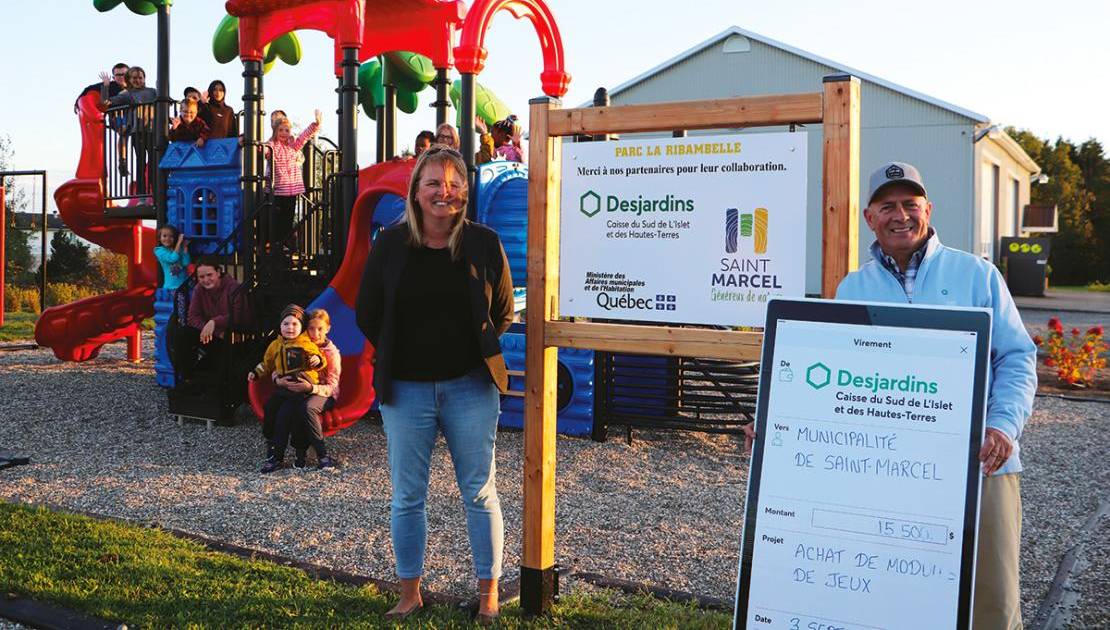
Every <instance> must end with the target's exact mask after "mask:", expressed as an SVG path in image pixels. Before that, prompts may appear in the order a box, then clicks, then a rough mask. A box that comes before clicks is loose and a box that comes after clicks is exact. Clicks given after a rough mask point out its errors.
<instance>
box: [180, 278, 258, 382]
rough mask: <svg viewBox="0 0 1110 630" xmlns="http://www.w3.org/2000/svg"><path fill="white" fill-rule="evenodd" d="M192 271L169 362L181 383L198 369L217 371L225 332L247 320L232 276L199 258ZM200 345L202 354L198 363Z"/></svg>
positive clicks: (242, 301) (240, 295)
mask: <svg viewBox="0 0 1110 630" xmlns="http://www.w3.org/2000/svg"><path fill="white" fill-rule="evenodd" d="M196 274H197V286H196V288H195V289H194V290H193V294H192V296H190V298H189V314H188V317H187V318H186V321H185V322H184V324H183V325H182V326H181V327H180V328H178V329H177V331H176V333H175V335H174V346H173V365H174V368H175V369H176V370H177V372H178V374H179V375H180V376H181V379H182V385H185V386H188V385H189V383H190V381H192V380H193V377H194V376H196V375H197V372H198V371H207V372H215V374H217V375H218V374H220V371H219V370H220V367H221V366H220V364H219V363H218V361H217V358H218V357H219V356H220V355H221V353H222V352H223V351H224V349H225V347H226V336H227V333H228V332H229V331H230V330H231V329H232V328H236V327H237V328H242V327H243V326H244V325H245V324H246V323H247V311H246V308H245V304H246V296H245V295H243V294H242V292H241V291H240V290H239V287H240V285H239V282H238V281H236V280H235V278H232V277H231V276H227V275H224V273H223V271H222V269H221V268H220V266H219V265H218V264H216V263H214V262H212V261H209V260H203V259H202V260H201V261H200V262H198V263H197V268H196ZM200 346H203V347H204V349H205V355H204V358H203V359H202V360H201V361H200V362H199V363H198V362H197V348H198V347H200Z"/></svg>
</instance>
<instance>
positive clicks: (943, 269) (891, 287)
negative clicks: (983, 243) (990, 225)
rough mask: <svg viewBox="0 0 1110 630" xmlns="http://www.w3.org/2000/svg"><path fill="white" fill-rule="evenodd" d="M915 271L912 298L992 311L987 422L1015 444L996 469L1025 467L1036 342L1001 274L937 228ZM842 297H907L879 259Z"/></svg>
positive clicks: (843, 285) (850, 281)
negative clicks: (946, 241)
mask: <svg viewBox="0 0 1110 630" xmlns="http://www.w3.org/2000/svg"><path fill="white" fill-rule="evenodd" d="M930 241H931V242H930V243H929V244H928V249H927V250H926V254H925V258H924V259H923V260H922V261H921V267H920V268H919V269H918V271H917V279H916V281H915V284H914V296H913V302H914V303H916V304H938V305H949V306H978V307H984V308H989V309H991V311H992V312H993V319H992V324H991V351H990V361H991V369H990V378H989V380H988V387H989V388H990V393H989V395H988V397H987V425H986V426H987V428H991V429H998V430H999V431H1001V432H1003V433H1005V434H1006V435H1007V436H1008V437H1009V438H1010V440H1011V441H1012V442H1013V444H1014V451H1013V454H1011V455H1010V459H1008V460H1006V463H1005V464H1003V465H1002V467H1001V468H999V469H998V471H997V472H996V473H995V474H996V475H1002V474H1006V473H1016V472H1021V457H1020V447H1019V444H1018V440H1019V438H1021V430H1022V427H1024V426H1025V421H1026V419H1028V418H1029V415H1030V414H1031V413H1032V411H1033V395H1034V394H1035V393H1036V391H1037V347H1036V346H1035V345H1033V340H1032V339H1030V338H1029V333H1028V332H1027V331H1026V330H1025V326H1024V325H1023V324H1022V323H1021V317H1020V315H1019V314H1018V310H1017V307H1016V306H1015V305H1014V300H1013V298H1012V297H1010V291H1009V289H1007V288H1006V284H1005V282H1004V281H1003V280H1002V276H1001V275H1000V274H999V273H998V270H997V269H995V268H994V266H993V265H991V264H990V263H989V262H987V261H985V260H983V259H980V258H977V257H975V256H972V255H971V254H968V253H966V252H961V251H959V250H957V249H952V248H951V247H945V246H944V245H941V244H940V239H939V238H938V237H937V235H936V234H935V233H934V234H933V236H932V237H931V238H930ZM836 299H838V300H858V301H866V302H896V303H902V304H905V303H908V302H909V301H910V300H909V299H908V298H907V297H906V292H905V291H904V290H903V289H902V284H901V283H900V282H898V280H897V279H896V278H895V277H894V275H893V274H892V273H891V272H890V271H888V270H887V269H886V268H884V267H883V266H882V264H881V263H880V262H879V261H877V260H871V261H868V262H867V264H865V265H864V266H863V267H861V268H860V269H859V270H858V271H853V272H852V273H850V274H848V275H847V277H845V278H844V280H842V281H841V282H840V286H839V287H838V288H837V290H836Z"/></svg>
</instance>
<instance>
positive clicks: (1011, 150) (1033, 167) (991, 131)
mask: <svg viewBox="0 0 1110 630" xmlns="http://www.w3.org/2000/svg"><path fill="white" fill-rule="evenodd" d="M983 138H990V139H991V140H993V141H994V142H995V144H997V145H998V147H999V148H1001V149H1002V150H1003V151H1005V152H1006V154H1007V155H1009V156H1010V157H1012V158H1013V159H1014V161H1016V162H1017V163H1018V164H1020V165H1021V166H1022V167H1023V168H1024V169H1025V170H1027V171H1029V173H1030V174H1032V175H1033V176H1034V177H1036V176H1037V175H1039V174H1040V173H1041V167H1040V166H1038V165H1037V163H1036V162H1035V161H1033V158H1031V157H1029V154H1028V153H1026V152H1025V149H1023V148H1021V145H1020V144H1018V141H1017V140H1014V139H1013V138H1011V137H1010V134H1008V133H1006V132H1005V131H1003V130H1002V128H1001V127H999V126H998V125H992V126H990V127H987V128H986V129H983V130H981V131H979V133H977V134H975V141H976V142H979V141H980V140H982V139H983Z"/></svg>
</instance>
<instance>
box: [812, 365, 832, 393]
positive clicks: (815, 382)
mask: <svg viewBox="0 0 1110 630" xmlns="http://www.w3.org/2000/svg"><path fill="white" fill-rule="evenodd" d="M830 381H832V370H830V369H829V366H827V365H825V364H824V363H821V362H820V361H818V362H817V363H814V364H813V365H811V366H809V367H807V368H806V382H807V383H809V386H810V387H812V388H813V389H821V388H822V387H824V386H826V385H828V384H829V382H830Z"/></svg>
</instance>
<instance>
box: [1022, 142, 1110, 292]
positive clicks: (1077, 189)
mask: <svg viewBox="0 0 1110 630" xmlns="http://www.w3.org/2000/svg"><path fill="white" fill-rule="evenodd" d="M1006 132H1007V133H1008V134H1010V136H1011V137H1013V138H1014V139H1015V140H1017V142H1018V144H1020V145H1021V148H1022V149H1025V152H1026V153H1028V154H1029V157H1031V158H1033V160H1034V161H1035V162H1036V163H1037V164H1038V165H1040V167H1041V169H1042V172H1043V173H1044V174H1045V175H1047V176H1048V182H1047V183H1044V184H1036V185H1034V186H1033V189H1032V193H1031V197H1032V203H1035V204H1046V205H1056V206H1057V209H1058V212H1059V226H1060V231H1059V233H1057V234H1054V235H1053V236H1052V251H1051V255H1050V257H1049V265H1051V268H1052V273H1051V275H1050V281H1051V282H1052V283H1054V284H1059V285H1076V284H1078V285H1086V284H1090V283H1092V282H1102V283H1106V282H1110V159H1107V156H1106V151H1105V150H1104V149H1103V146H1102V143H1100V142H1099V141H1098V140H1095V139H1094V138H1091V139H1089V140H1086V141H1085V142H1082V143H1079V144H1076V143H1073V142H1072V141H1070V140H1066V139H1064V138H1057V139H1056V140H1055V141H1054V142H1050V141H1048V140H1045V139H1043V138H1039V137H1037V136H1036V135H1035V134H1033V133H1032V132H1029V131H1026V130H1023V129H1022V130H1017V129H1014V128H1009V129H1007V130H1006Z"/></svg>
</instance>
